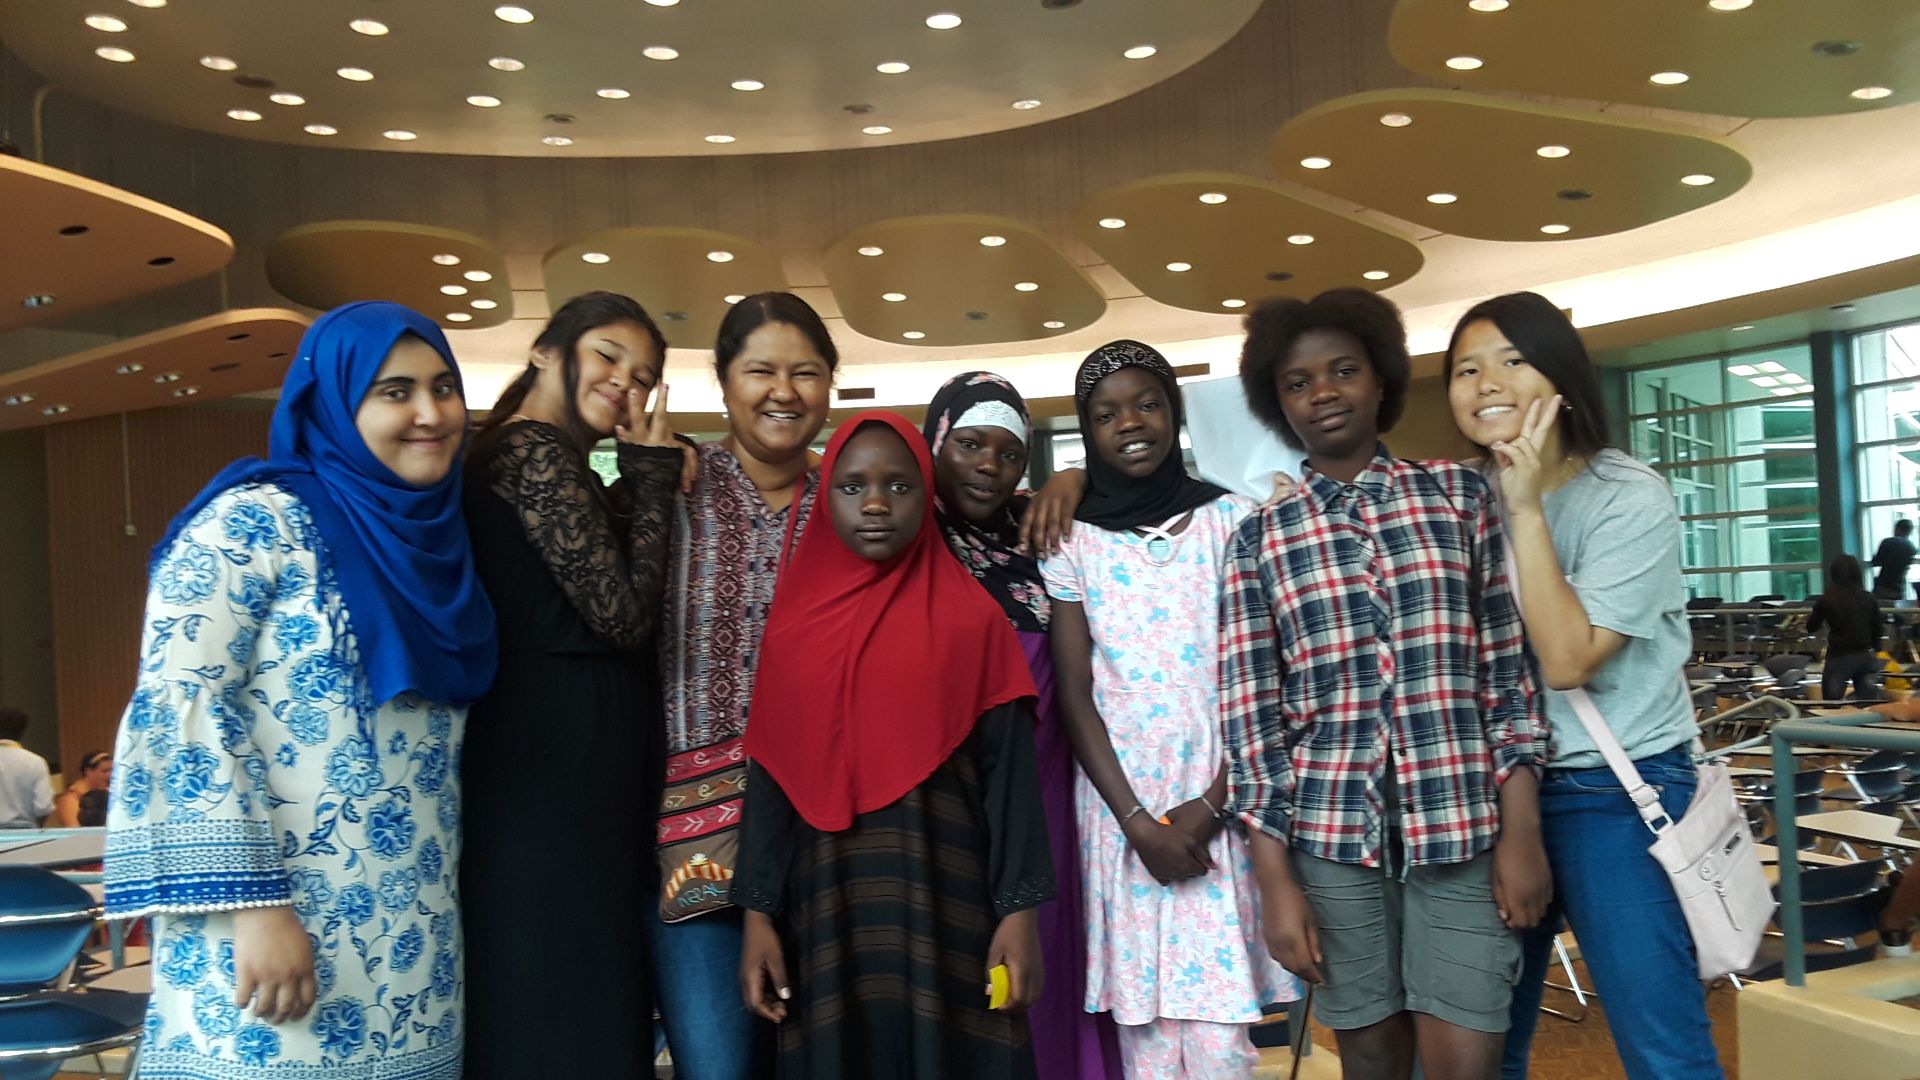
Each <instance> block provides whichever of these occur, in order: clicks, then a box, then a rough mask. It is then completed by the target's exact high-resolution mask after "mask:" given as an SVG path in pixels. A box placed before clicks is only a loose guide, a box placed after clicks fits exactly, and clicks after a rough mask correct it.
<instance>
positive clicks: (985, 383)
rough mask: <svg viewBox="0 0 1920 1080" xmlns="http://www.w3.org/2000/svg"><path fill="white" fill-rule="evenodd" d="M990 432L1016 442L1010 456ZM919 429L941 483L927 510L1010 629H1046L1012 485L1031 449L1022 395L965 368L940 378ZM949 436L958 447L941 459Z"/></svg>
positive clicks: (1036, 568)
mask: <svg viewBox="0 0 1920 1080" xmlns="http://www.w3.org/2000/svg"><path fill="white" fill-rule="evenodd" d="M997 432H1005V433H1006V435H1008V436H1011V437H1012V438H1013V439H1015V440H1017V441H1018V442H1019V444H1020V453H1019V455H1018V457H1019V460H1018V461H1017V462H1016V461H1012V460H1008V458H1009V457H1010V456H1012V452H1011V449H1010V448H1009V447H1006V446H1000V447H995V446H992V445H989V444H990V443H992V442H1003V443H1004V437H1000V438H996V437H995V433H997ZM921 433H922V434H923V435H925V436H926V438H927V446H928V447H929V448H930V449H931V450H932V451H933V457H934V470H935V475H936V477H937V478H938V481H939V487H940V490H941V495H940V496H939V497H937V498H936V500H935V502H934V514H935V516H936V517H937V518H938V520H939V522H940V531H941V532H943V533H945V534H946V537H947V546H949V547H951V548H952V549H953V554H954V556H955V557H956V558H958V559H959V560H960V564H961V565H962V566H965V567H966V568H967V569H968V570H969V571H971V572H972V574H973V576H974V577H976V578H978V579H980V584H981V585H983V586H985V588H986V590H987V592H988V594H989V595H991V596H992V597H993V598H994V600H995V601H997V602H998V603H999V604H1000V606H1001V608H1002V609H1004V610H1005V611H1006V613H1007V620H1008V621H1009V622H1011V623H1013V628H1014V629H1015V630H1023V631H1026V632H1028V633H1035V634H1039V633H1045V632H1046V629H1047V617H1048V615H1049V612H1050V605H1049V603H1048V601H1047V590H1046V589H1045V587H1043V586H1042V585H1041V583H1040V564H1039V563H1038V562H1037V561H1035V560H1034V558H1033V557H1032V556H1030V555H1028V554H1027V553H1026V552H1025V551H1024V550H1022V549H1021V547H1020V515H1022V514H1024V513H1025V512H1026V509H1027V502H1028V497H1027V496H1026V495H1024V494H1020V493H1018V492H1016V491H1015V490H1014V488H1015V487H1017V486H1018V484H1019V482H1020V476H1021V473H1022V472H1023V471H1024V470H1023V469H1022V468H1021V466H1022V465H1024V464H1025V460H1026V458H1027V456H1028V455H1029V454H1031V453H1032V451H1033V422H1032V421H1031V420H1030V419H1029V418H1028V416H1027V403H1026V402H1025V401H1024V400H1023V399H1022V398H1021V397H1020V392H1019V391H1017V390H1015V389H1014V388H1013V384H1012V383H1010V382H1008V381H1007V380H1005V379H1003V378H1001V377H1000V376H998V375H995V374H993V373H992V372H988V371H969V372H967V373H965V374H964V375H955V376H954V377H953V378H951V379H949V380H947V383H946V385H945V386H942V387H941V388H940V392H939V393H937V394H935V395H933V402H932V403H931V404H929V405H928V406H927V422H926V424H925V426H924V427H923V428H922V429H921ZM950 439H958V440H959V442H957V443H956V444H955V447H954V449H956V450H957V451H958V453H949V454H948V455H947V457H946V458H945V459H943V458H942V456H941V451H942V450H943V449H947V444H948V441H949V440H950ZM995 503H998V506H997V507H996V506H995V505H994V504H995Z"/></svg>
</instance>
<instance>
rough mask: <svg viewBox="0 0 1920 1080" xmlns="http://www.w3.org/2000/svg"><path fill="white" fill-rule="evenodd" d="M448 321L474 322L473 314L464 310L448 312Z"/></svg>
mask: <svg viewBox="0 0 1920 1080" xmlns="http://www.w3.org/2000/svg"><path fill="white" fill-rule="evenodd" d="M447 321H448V322H472V321H473V316H472V315H470V314H468V313H467V312H464V311H449V312H447Z"/></svg>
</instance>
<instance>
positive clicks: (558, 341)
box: [479, 291, 667, 446]
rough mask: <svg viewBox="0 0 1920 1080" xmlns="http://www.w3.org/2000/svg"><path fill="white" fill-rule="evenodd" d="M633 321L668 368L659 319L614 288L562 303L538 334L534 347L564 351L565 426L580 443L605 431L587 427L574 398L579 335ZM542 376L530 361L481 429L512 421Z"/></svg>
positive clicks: (586, 443)
mask: <svg viewBox="0 0 1920 1080" xmlns="http://www.w3.org/2000/svg"><path fill="white" fill-rule="evenodd" d="M622 322H626V323H632V324H634V325H635V326H638V327H639V328H640V329H642V330H644V331H646V333H647V337H648V338H650V339H652V341H653V347H654V349H655V350H656V351H658V352H659V354H660V363H661V366H662V368H663V369H664V367H665V365H666V362H667V338H666V335H664V334H662V333H661V332H660V327H658V326H657V325H655V324H654V321H653V318H652V316H650V315H648V314H647V309H645V308H643V307H641V306H640V302H639V301H637V300H635V299H634V298H633V297H631V296H625V295H622V294H620V293H615V292H604V291H602V292H590V293H581V294H580V295H579V296H576V297H574V298H573V299H571V300H569V301H567V302H566V303H564V304H561V305H560V310H558V311H556V312H554V313H553V318H551V319H548V320H547V325H546V327H545V329H543V330H541V331H540V336H539V337H536V338H534V339H533V347H534V349H535V350H542V349H551V350H554V351H556V352H558V353H559V355H560V384H561V385H562V386H564V387H566V390H567V392H566V404H565V408H566V421H567V422H566V424H565V427H566V431H567V434H568V435H570V436H572V437H573V439H574V440H575V441H576V442H578V443H579V444H580V445H581V446H592V445H593V444H594V443H596V442H599V441H600V435H599V433H598V432H595V431H594V430H593V429H591V428H589V427H587V423H586V421H585V420H583V419H581V417H580V403H579V402H578V401H577V400H575V399H576V398H577V397H578V392H579V389H580V358H579V357H578V356H576V355H574V353H575V350H576V349H577V348H578V347H579V345H580V339H581V338H583V337H585V336H586V335H587V332H588V331H589V330H597V329H599V328H600V327H602V326H611V325H613V324H614V323H622ZM539 381H540V369H539V368H538V367H536V366H534V365H533V363H531V362H529V363H528V364H527V369H526V370H525V371H522V372H521V373H520V375H519V377H518V378H516V379H514V380H513V381H512V382H510V383H508V384H507V387H506V389H504V390H502V391H500V397H499V400H497V401H495V402H494V403H493V411H492V412H490V413H488V414H487V419H486V422H485V423H483V424H481V425H480V431H479V434H481V435H485V434H486V433H487V432H489V431H492V430H493V429H495V428H497V427H499V426H500V425H501V424H504V423H506V422H507V419H508V418H509V417H511V416H513V414H514V413H517V412H519V411H520V406H521V404H522V403H524V402H525V401H526V400H527V395H528V394H529V393H532V392H533V387H534V384H535V383H537V382H539Z"/></svg>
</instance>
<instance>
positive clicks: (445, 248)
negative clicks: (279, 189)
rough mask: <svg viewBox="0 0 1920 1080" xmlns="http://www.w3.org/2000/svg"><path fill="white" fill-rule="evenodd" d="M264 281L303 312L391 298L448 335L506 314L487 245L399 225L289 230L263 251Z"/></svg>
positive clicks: (496, 260)
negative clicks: (307, 309)
mask: <svg viewBox="0 0 1920 1080" xmlns="http://www.w3.org/2000/svg"><path fill="white" fill-rule="evenodd" d="M476 279H477V280H476ZM267 280H268V281H270V282H272V283H273V287H274V288H275V289H277V290H278V291H279V292H280V294H281V295H282V296H285V297H286V298H287V299H289V300H292V301H294V302H296V303H301V304H305V305H307V306H308V307H311V308H318V309H320V310H322V311H325V310H327V309H329V308H335V307H339V306H340V305H341V304H350V303H353V302H354V301H357V300H391V301H393V302H394V303H396V304H405V305H406V306H407V307H410V308H412V309H414V310H415V311H418V312H420V313H421V314H423V315H425V316H427V317H428V318H430V319H432V320H433V321H435V322H437V323H439V324H440V325H441V326H443V327H446V328H447V329H449V330H458V329H461V328H462V327H465V328H469V329H479V328H481V327H487V326H498V325H499V324H501V323H503V322H506V321H507V320H508V319H509V318H512V316H513V293H512V290H511V288H510V286H509V284H508V281H507V263H506V259H505V258H504V257H503V256H502V255H501V254H500V252H498V251H496V250H494V248H493V246H492V245H491V244H489V243H487V242H486V241H485V240H482V239H480V238H479V237H477V236H470V235H468V234H466V233H463V232H455V231H454V230H452V229H437V228H434V227H432V226H430V225H413V224H409V223H407V222H404V221H321V222H316V223H314V224H311V225H302V226H299V227H298V228H294V229H289V230H287V231H286V232H284V233H281V234H280V235H279V236H277V237H275V238H274V241H273V243H271V244H269V245H267ZM451 290H457V291H451Z"/></svg>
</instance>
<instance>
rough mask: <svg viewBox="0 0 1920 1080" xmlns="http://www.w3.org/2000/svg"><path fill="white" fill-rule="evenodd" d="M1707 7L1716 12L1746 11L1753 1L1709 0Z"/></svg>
mask: <svg viewBox="0 0 1920 1080" xmlns="http://www.w3.org/2000/svg"><path fill="white" fill-rule="evenodd" d="M1707 6H1708V7H1710V8H1712V9H1713V10H1715V11H1745V10H1746V9H1748V8H1750V7H1752V6H1753V0H1707Z"/></svg>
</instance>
